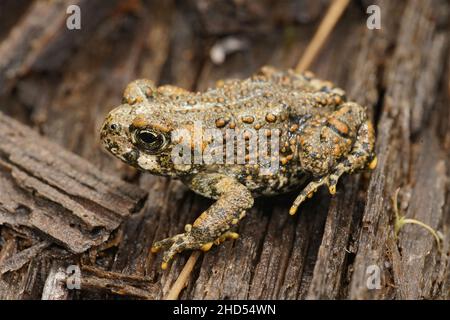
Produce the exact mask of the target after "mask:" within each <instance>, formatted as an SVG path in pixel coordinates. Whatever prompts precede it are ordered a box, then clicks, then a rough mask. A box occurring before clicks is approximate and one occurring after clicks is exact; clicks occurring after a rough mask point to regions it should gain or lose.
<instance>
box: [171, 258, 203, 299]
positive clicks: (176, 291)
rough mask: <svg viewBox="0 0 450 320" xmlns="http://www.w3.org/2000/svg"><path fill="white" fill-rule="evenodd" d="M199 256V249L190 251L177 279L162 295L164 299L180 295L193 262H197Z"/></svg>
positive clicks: (192, 267) (175, 297) (176, 297)
mask: <svg viewBox="0 0 450 320" xmlns="http://www.w3.org/2000/svg"><path fill="white" fill-rule="evenodd" d="M199 257H200V251H198V250H197V251H194V252H192V253H191V256H190V257H189V259H188V261H187V262H186V264H185V265H184V267H183V270H181V273H180V275H179V276H178V278H177V280H176V281H175V283H174V284H173V286H172V288H170V291H169V293H167V295H166V296H165V297H164V300H177V299H178V297H179V296H180V292H181V290H183V289H184V288H185V287H186V285H187V282H188V278H189V276H190V274H191V272H192V270H193V269H194V266H195V263H196V262H197V260H198V258H199Z"/></svg>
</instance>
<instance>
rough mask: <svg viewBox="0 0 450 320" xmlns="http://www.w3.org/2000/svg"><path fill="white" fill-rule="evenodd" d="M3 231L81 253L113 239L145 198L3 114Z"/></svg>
mask: <svg viewBox="0 0 450 320" xmlns="http://www.w3.org/2000/svg"><path fill="white" fill-rule="evenodd" d="M0 137H1V139H0V225H8V226H10V227H12V228H14V229H16V230H17V231H18V232H21V231H23V232H25V231H27V230H31V231H32V232H33V234H34V235H35V236H36V239H39V238H43V239H48V240H50V241H51V242H54V243H56V244H58V245H61V246H63V247H65V248H66V249H68V250H70V251H72V252H74V253H81V252H84V251H86V250H87V249H89V248H91V247H92V246H97V245H99V244H101V243H103V242H104V241H106V240H107V239H108V238H109V235H110V233H111V232H112V231H113V230H115V229H116V228H117V227H118V226H119V225H120V224H121V222H122V221H123V220H124V219H125V218H126V217H128V216H129V215H130V214H131V213H133V212H135V211H136V210H137V209H139V206H140V204H141V202H142V201H143V200H144V199H145V197H146V193H145V192H143V191H142V190H140V189H139V188H137V187H135V186H132V185H128V184H127V183H124V182H122V181H121V180H119V179H116V178H113V177H111V176H109V175H106V174H102V173H101V172H100V171H99V170H98V169H96V168H95V167H94V166H93V165H91V164H90V163H89V162H87V161H85V160H83V159H81V158H80V157H78V156H75V155H73V154H71V153H69V152H67V151H65V150H64V149H63V148H61V147H59V146H57V145H56V144H53V143H51V142H49V141H47V140H46V139H43V138H41V137H40V136H39V135H38V134H37V133H35V132H34V131H33V130H31V129H30V128H28V127H26V126H24V125H21V124H19V123H18V122H17V121H15V120H13V119H11V118H9V117H7V116H5V115H3V114H0Z"/></svg>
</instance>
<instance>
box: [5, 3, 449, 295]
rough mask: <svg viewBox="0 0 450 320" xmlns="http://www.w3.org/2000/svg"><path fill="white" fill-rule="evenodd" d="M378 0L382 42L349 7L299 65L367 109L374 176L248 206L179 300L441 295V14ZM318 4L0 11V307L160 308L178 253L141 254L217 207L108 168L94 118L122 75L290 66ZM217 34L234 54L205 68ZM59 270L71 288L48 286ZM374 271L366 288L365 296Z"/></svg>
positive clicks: (444, 23)
mask: <svg viewBox="0 0 450 320" xmlns="http://www.w3.org/2000/svg"><path fill="white" fill-rule="evenodd" d="M375 3H377V4H378V5H379V6H380V8H381V18H382V29H381V30H369V29H368V28H367V27H366V19H367V14H366V12H365V10H366V7H367V5H368V4H372V2H370V3H369V2H366V1H352V2H351V4H350V6H349V7H348V8H347V10H346V12H345V14H344V16H343V17H342V18H341V20H340V21H339V22H338V24H337V25H336V27H335V29H334V30H333V32H332V34H331V35H330V37H329V39H328V40H327V42H326V44H325V46H324V48H323V49H322V51H321V53H320V54H319V56H317V57H316V60H315V62H314V64H313V65H312V66H311V68H310V69H311V70H312V71H314V72H315V73H316V74H317V75H318V76H320V77H322V78H325V79H329V80H332V81H333V82H335V83H337V84H338V85H339V86H341V87H342V88H344V89H345V90H346V91H347V93H348V96H349V98H350V99H352V100H355V101H357V102H359V103H361V104H364V105H366V106H367V107H368V108H369V110H370V113H371V116H372V118H373V120H374V122H375V123H376V131H377V146H376V150H377V154H378V167H377V168H376V170H374V171H373V172H372V173H371V174H365V173H363V174H358V175H352V176H346V177H344V178H343V179H342V181H341V182H340V183H339V185H338V192H337V194H336V195H335V196H334V197H331V196H330V195H329V194H328V192H327V191H326V190H320V192H318V193H317V194H316V195H315V196H314V197H313V198H312V199H311V200H310V201H308V202H307V203H305V204H304V205H302V207H301V208H300V210H299V213H298V214H297V215H296V216H294V217H291V216H289V215H288V209H289V207H290V204H291V202H292V200H293V198H294V197H295V194H289V195H283V196H278V197H275V198H265V199H258V200H257V201H256V203H255V206H254V208H253V209H252V210H250V212H249V214H248V215H247V217H246V218H245V219H244V220H243V221H242V223H241V224H240V226H239V228H238V232H239V234H240V235H241V237H240V238H239V239H238V240H237V241H234V242H231V241H229V242H226V243H224V244H223V245H221V246H220V247H216V248H214V249H213V250H211V251H210V252H208V253H207V254H202V255H201V257H200V258H199V260H198V261H197V264H196V266H195V268H194V270H193V272H192V274H191V275H190V279H189V283H188V286H187V288H186V289H185V290H183V291H182V293H181V298H182V299H192V298H195V299H204V298H207V299H210V298H217V299H229V298H230V299H270V298H273V299H317V298H329V299H334V298H342V299H346V298H349V299H365V298H367V299H392V298H395V299H405V298H418V299H449V298H450V272H449V265H448V253H449V250H450V249H449V247H450V188H449V183H450V182H449V176H450V174H449V169H450V168H449V165H450V108H449V105H450V97H449V96H450V59H449V56H450V55H449V43H448V40H449V28H450V27H449V23H448V21H449V4H448V2H447V1H445V0H408V1H407V0H405V1H388V0H385V1H382V0H380V1H375ZM68 4H78V5H79V6H80V7H81V11H82V29H81V30H79V31H76V30H74V31H70V30H67V29H66V27H65V18H66V13H65V8H66V7H67V5H68ZM326 7H327V2H326V1H305V0H290V1H272V0H264V1H251V0H248V1H247V0H246V1H236V2H231V1H230V2H228V1H219V0H215V1H200V0H189V1H144V0H125V1H101V0H89V1H87V0H78V1H38V0H36V1H10V0H7V1H2V2H0V111H2V112H3V113H4V114H5V115H1V116H0V138H1V141H0V192H1V194H0V299H40V298H46V299H80V298H82V299H89V298H108V299H114V298H116V297H118V296H126V297H130V298H143V299H160V298H162V297H163V296H165V295H166V294H167V292H168V291H169V290H170V288H171V286H172V285H173V283H174V282H175V280H176V279H177V276H178V275H179V273H180V271H181V269H182V268H183V265H184V263H185V262H186V260H187V259H188V257H189V253H188V252H187V253H183V254H180V255H179V256H177V259H176V260H175V262H174V263H173V264H172V265H171V267H170V268H169V269H168V270H167V271H162V270H161V269H160V263H161V260H160V259H161V257H160V255H152V254H151V253H149V247H150V246H151V244H152V242H153V241H154V240H157V239H161V238H164V237H167V236H169V235H172V234H175V233H178V232H180V231H181V230H183V227H184V225H185V224H186V223H189V222H192V221H193V220H194V219H195V218H196V216H198V215H199V214H200V213H201V212H202V210H204V209H205V208H207V207H208V206H209V205H210V204H211V203H212V201H210V200H207V199H204V198H202V197H200V196H198V195H195V194H194V193H192V192H191V191H189V190H188V189H187V188H186V187H185V186H183V185H182V184H181V183H180V182H178V181H176V180H169V179H166V178H163V177H155V176H151V175H148V174H142V173H138V172H136V171H135V170H133V169H131V168H129V167H128V166H126V165H124V164H122V163H120V162H119V161H118V160H116V159H113V158H112V157H111V156H109V155H107V154H106V153H105V152H104V151H103V150H102V147H101V146H100V144H99V138H98V129H99V127H100V125H101V123H102V120H103V118H104V116H105V115H106V114H107V112H108V111H109V110H110V109H111V108H112V107H114V106H116V105H118V104H119V103H120V100H121V94H122V91H123V89H124V87H125V86H126V84H127V83H128V82H129V81H131V80H133V79H135V78H140V77H146V78H149V79H152V80H154V81H156V82H157V83H159V84H164V83H171V84H175V85H179V86H181V87H184V88H186V89H190V90H203V89H205V88H207V87H208V86H211V85H213V84H214V81H215V80H218V79H221V78H229V77H233V78H243V77H246V76H248V75H250V74H252V73H253V72H254V71H255V70H257V69H258V68H259V67H260V66H262V65H265V64H271V65H274V66H277V67H279V68H290V67H294V66H295V65H296V63H297V61H298V59H299V58H300V56H301V55H302V53H303V51H304V49H305V48H306V46H307V45H308V43H309V41H310V40H311V37H312V36H313V34H314V31H315V30H316V28H317V25H318V23H319V22H320V19H321V17H322V16H323V13H324V11H325V9H326ZM227 36H233V37H237V38H239V39H241V40H243V41H244V42H245V43H246V46H245V47H243V48H242V50H240V51H238V52H235V53H232V54H230V55H228V56H227V57H226V60H225V62H224V63H223V64H221V65H215V64H213V63H212V61H211V59H210V58H209V50H210V49H211V47H212V46H213V45H214V44H216V43H217V42H218V41H220V40H221V39H223V38H224V37H227ZM8 117H12V118H14V119H15V120H12V119H11V118H8ZM16 121H20V122H22V124H19V123H18V122H16ZM39 135H41V136H43V137H40V136H39ZM74 154H76V155H78V156H80V157H81V158H80V157H78V156H75V155H74ZM120 179H122V180H120ZM124 181H126V182H124ZM397 188H400V194H399V201H398V207H399V210H400V213H401V214H402V215H404V216H406V217H407V218H414V219H417V220H420V221H422V222H424V223H426V224H428V225H430V226H431V227H432V228H434V229H435V230H438V231H439V232H440V234H442V236H443V241H442V243H441V247H442V250H441V252H439V250H438V246H437V244H436V242H435V240H434V238H433V237H432V235H431V234H430V233H429V232H428V231H426V230H425V229H423V228H421V227H420V226H417V225H405V226H404V227H403V228H402V229H401V230H400V233H399V236H398V238H396V236H395V234H394V224H395V219H394V210H393V206H392V201H391V198H392V196H393V195H394V193H395V190H396V189H397ZM143 190H144V191H143ZM147 193H148V196H147ZM51 221H53V222H51ZM54 221H57V222H54ZM64 228H65V229H64ZM70 232H72V233H70ZM75 235H76V236H75ZM72 264H76V265H79V266H80V267H81V272H82V281H81V290H67V288H65V286H64V285H62V284H61V282H62V281H64V278H65V277H67V276H68V275H67V274H66V272H67V270H66V268H67V266H68V265H72ZM373 266H375V268H378V270H380V272H381V287H380V288H379V289H370V288H368V286H367V281H368V279H369V278H368V277H369V276H370V274H368V273H367V272H368V270H373V269H370V268H373ZM368 268H369V269H368Z"/></svg>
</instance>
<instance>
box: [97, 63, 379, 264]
mask: <svg viewBox="0 0 450 320" xmlns="http://www.w3.org/2000/svg"><path fill="white" fill-rule="evenodd" d="M196 125H197V126H198V125H201V126H202V129H201V130H204V129H212V128H219V129H220V130H221V134H222V136H223V137H224V139H225V138H226V137H228V136H227V135H228V133H229V132H227V131H226V129H230V128H231V129H234V130H235V132H237V133H243V137H244V139H246V140H247V142H246V143H247V145H246V146H247V148H249V142H248V141H249V140H250V139H252V134H251V133H250V131H249V129H258V130H259V129H263V130H265V131H264V132H265V134H266V136H270V135H272V132H273V130H279V131H278V132H279V133H280V135H279V150H275V151H271V152H272V153H271V155H270V156H271V157H274V156H279V163H280V168H279V170H278V171H277V172H276V173H274V174H270V175H267V174H263V173H262V167H263V166H266V165H267V164H264V163H261V162H258V163H257V164H254V163H251V161H250V155H249V154H247V155H246V156H245V164H238V163H236V164H226V159H221V160H223V161H221V162H213V163H212V164H207V163H204V162H203V163H200V164H199V163H198V162H197V163H196V162H195V161H194V159H195V157H192V159H191V160H190V162H189V163H181V164H178V163H176V162H175V161H173V160H172V151H173V149H174V148H175V146H176V145H177V144H183V143H184V144H186V145H188V146H189V148H190V149H189V150H191V149H195V147H196V142H195V141H194V139H193V140H191V139H187V137H186V136H183V135H181V137H179V138H178V139H176V140H172V138H173V136H171V133H172V132H173V131H175V130H179V129H185V130H187V131H186V132H188V133H192V134H193V136H195V133H194V131H195V129H194V128H195V126H196ZM268 132H270V134H268ZM101 138H102V141H103V143H104V145H105V147H106V148H107V149H108V150H109V151H110V152H111V153H112V154H114V155H115V156H117V157H118V158H120V159H121V160H123V161H125V162H126V163H128V164H130V165H132V166H135V167H137V168H138V169H141V170H144V171H148V172H150V173H153V174H157V175H165V176H172V177H176V178H180V179H181V180H182V181H183V182H184V183H185V184H186V185H187V186H188V187H189V188H191V189H192V190H194V191H195V192H197V193H199V194H201V195H203V196H206V197H209V198H213V199H217V202H216V203H215V204H214V205H213V206H211V207H210V208H209V209H208V210H207V211H205V212H204V213H203V214H202V215H201V216H200V217H199V218H198V219H197V220H196V221H195V222H194V224H193V225H190V224H188V225H187V226H186V228H185V229H186V230H185V231H186V232H185V233H183V234H179V235H176V236H174V237H172V238H167V239H165V240H162V241H158V242H156V243H155V244H154V246H153V251H154V252H156V251H158V250H159V249H161V248H163V249H166V252H165V255H164V258H163V261H164V262H163V268H165V267H167V263H168V261H169V260H171V259H172V257H173V256H174V255H175V254H176V253H177V252H180V251H182V250H185V249H203V250H205V251H207V250H209V249H210V248H211V246H212V244H213V243H216V244H219V243H220V242H222V241H223V240H224V239H226V238H233V239H234V238H235V237H236V235H235V234H234V233H230V231H229V230H230V228H231V227H232V226H233V225H235V224H236V223H237V221H238V220H240V219H241V218H242V217H243V216H244V212H245V210H247V209H249V208H250V207H251V206H252V205H253V197H256V196H260V195H274V194H279V193H284V192H287V191H290V190H295V189H300V187H302V185H304V184H305V182H306V181H307V180H308V181H309V183H308V184H307V185H306V186H305V187H304V189H303V190H302V191H301V192H300V194H299V196H298V197H297V199H296V200H295V201H294V204H293V206H292V207H291V210H290V213H291V214H294V213H295V212H296V210H297V208H298V206H299V205H300V204H301V203H302V202H303V201H304V200H305V199H306V197H308V196H309V197H311V196H312V195H313V193H314V192H315V191H316V190H317V188H318V187H320V186H322V185H327V186H328V188H329V190H330V193H331V194H334V193H335V192H336V184H337V182H338V179H339V177H340V176H341V175H342V174H344V173H346V172H353V171H354V170H356V169H364V168H365V167H370V168H373V167H374V164H375V163H376V158H375V155H374V151H373V149H374V143H375V137H374V131H373V126H372V125H371V124H370V122H369V120H368V117H367V114H366V109H365V108H364V107H362V106H360V105H358V104H356V103H353V102H346V99H345V93H344V91H343V90H341V89H339V88H337V87H335V86H334V85H333V84H332V83H331V82H329V81H322V80H320V79H317V78H315V77H314V76H313V75H312V74H311V73H305V74H298V73H295V72H294V71H292V70H288V71H286V72H284V71H279V70H276V69H274V68H272V67H267V66H266V67H263V68H262V69H261V70H260V71H259V72H258V73H257V74H255V75H253V76H252V77H251V78H248V79H245V80H225V81H219V82H218V83H217V87H216V88H212V89H208V90H207V91H206V92H204V93H200V92H197V93H194V92H188V91H186V90H183V89H178V88H176V87H173V86H164V87H162V88H161V87H160V88H156V87H155V85H154V84H153V83H152V82H151V81H149V80H136V81H134V82H132V83H131V84H129V85H128V87H127V88H126V90H125V93H124V98H123V104H122V105H120V106H119V107H117V108H116V109H114V110H113V111H111V113H110V114H109V115H108V116H107V118H106V121H105V123H104V125H103V127H102V132H101ZM210 143H211V139H210V140H207V139H205V140H203V141H202V142H201V144H200V148H201V150H202V151H204V150H205V149H206V148H207V147H208V146H209V144H210ZM193 151H195V150H193ZM225 154H226V153H224V157H225ZM234 156H237V153H236V151H235V153H234Z"/></svg>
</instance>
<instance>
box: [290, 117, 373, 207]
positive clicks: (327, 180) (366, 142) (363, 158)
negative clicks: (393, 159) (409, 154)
mask: <svg viewBox="0 0 450 320" xmlns="http://www.w3.org/2000/svg"><path fill="white" fill-rule="evenodd" d="M374 146H375V133H374V130H373V126H372V123H371V122H370V121H369V120H367V117H366V116H365V115H364V118H363V121H362V124H361V125H360V126H359V128H358V130H357V135H356V140H355V143H354V144H353V146H352V149H351V151H350V152H349V153H348V155H347V156H346V157H345V158H343V159H340V160H339V161H338V162H337V163H336V165H335V166H334V167H333V169H332V170H330V173H329V174H327V175H323V176H321V177H320V178H318V179H317V180H314V181H312V182H310V183H309V184H308V185H307V186H306V187H305V188H304V189H303V190H302V191H301V192H300V194H299V195H298V196H297V198H296V199H295V200H294V203H293V204H292V207H291V209H290V210H289V213H290V214H291V215H293V214H295V213H296V212H297V209H298V207H299V206H300V204H301V203H302V202H303V201H305V200H306V198H307V197H311V196H312V195H313V194H314V192H315V191H316V190H317V189H318V188H319V187H320V186H322V185H324V184H326V185H327V186H328V189H329V191H330V193H331V194H335V193H336V185H337V183H338V180H339V178H340V177H341V175H342V174H344V173H346V172H350V173H351V172H353V171H355V170H358V169H364V168H366V167H368V168H369V169H375V167H376V165H377V158H376V156H375V153H374Z"/></svg>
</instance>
